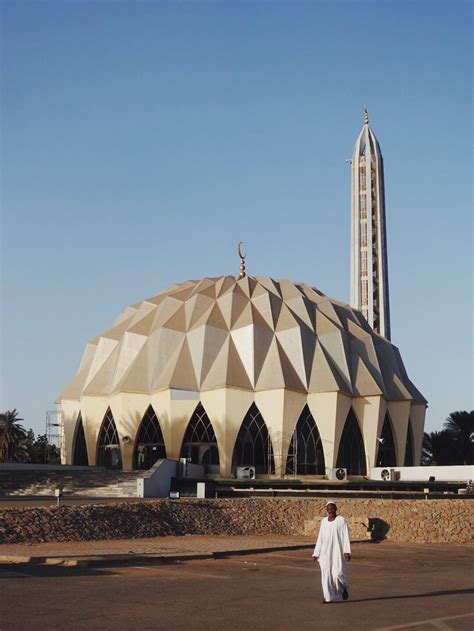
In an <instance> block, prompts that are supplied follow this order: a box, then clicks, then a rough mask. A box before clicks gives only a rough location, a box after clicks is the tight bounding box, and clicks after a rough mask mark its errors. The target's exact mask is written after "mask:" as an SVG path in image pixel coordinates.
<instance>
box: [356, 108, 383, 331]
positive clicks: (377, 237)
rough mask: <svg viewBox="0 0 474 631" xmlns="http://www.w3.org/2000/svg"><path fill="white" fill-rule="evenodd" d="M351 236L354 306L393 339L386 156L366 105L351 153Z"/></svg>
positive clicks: (379, 329) (375, 326) (376, 328)
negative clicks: (389, 278) (389, 297)
mask: <svg viewBox="0 0 474 631" xmlns="http://www.w3.org/2000/svg"><path fill="white" fill-rule="evenodd" d="M351 237H352V243H351V306H352V307H355V308H356V309H359V310H360V311H362V313H363V314H364V316H365V318H366V319H367V322H368V323H369V324H370V326H371V327H372V328H373V329H374V331H377V333H380V334H381V335H383V336H384V337H386V338H387V339H390V306H389V299H388V270H387V231H386V227H385V187H384V176H383V158H382V152H381V151H380V146H379V143H378V140H377V138H376V137H375V135H374V132H373V131H372V129H371V128H370V125H369V113H368V112H367V108H365V121H364V126H363V128H362V131H361V132H360V134H359V137H358V138H357V141H356V144H355V147H354V155H353V156H352V231H351Z"/></svg>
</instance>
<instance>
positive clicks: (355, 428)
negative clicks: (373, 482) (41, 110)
mask: <svg viewBox="0 0 474 631" xmlns="http://www.w3.org/2000/svg"><path fill="white" fill-rule="evenodd" d="M336 467H343V468H345V469H347V473H348V474H349V475H367V464H366V457H365V449H364V441H363V438H362V433H361V431H360V427H359V423H358V421H357V418H356V415H355V414H354V410H353V409H352V408H351V409H350V410H349V413H348V415H347V418H346V422H345V424H344V429H343V431H342V436H341V440H340V442H339V451H338V453H337V461H336Z"/></svg>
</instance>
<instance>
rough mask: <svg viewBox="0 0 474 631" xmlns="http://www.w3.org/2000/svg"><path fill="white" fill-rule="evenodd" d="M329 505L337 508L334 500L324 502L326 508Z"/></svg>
mask: <svg viewBox="0 0 474 631" xmlns="http://www.w3.org/2000/svg"><path fill="white" fill-rule="evenodd" d="M329 504H334V506H335V507H336V508H337V504H336V502H335V501H334V500H329V502H326V508H327V507H328V506H329Z"/></svg>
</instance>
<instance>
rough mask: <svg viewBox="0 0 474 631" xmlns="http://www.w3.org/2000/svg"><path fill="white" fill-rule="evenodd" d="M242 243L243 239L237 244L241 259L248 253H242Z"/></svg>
mask: <svg viewBox="0 0 474 631" xmlns="http://www.w3.org/2000/svg"><path fill="white" fill-rule="evenodd" d="M242 243H243V241H239V245H238V246H237V254H238V255H239V256H240V258H241V259H245V257H246V256H247V255H246V254H242V250H241V249H240V246H241V245H242Z"/></svg>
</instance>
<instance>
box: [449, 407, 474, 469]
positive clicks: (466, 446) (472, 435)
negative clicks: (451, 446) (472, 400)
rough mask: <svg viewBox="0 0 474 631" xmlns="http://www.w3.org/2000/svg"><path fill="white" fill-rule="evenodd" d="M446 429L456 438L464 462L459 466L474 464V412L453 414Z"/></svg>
mask: <svg viewBox="0 0 474 631" xmlns="http://www.w3.org/2000/svg"><path fill="white" fill-rule="evenodd" d="M444 429H445V430H448V431H450V432H452V433H453V434H454V436H455V437H456V440H457V444H458V454H459V456H460V459H461V460H462V463H461V462H459V463H458V464H474V410H471V411H470V412H466V411H462V412H461V411H460V412H451V414H450V415H449V416H448V418H447V419H446V421H445V423H444Z"/></svg>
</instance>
